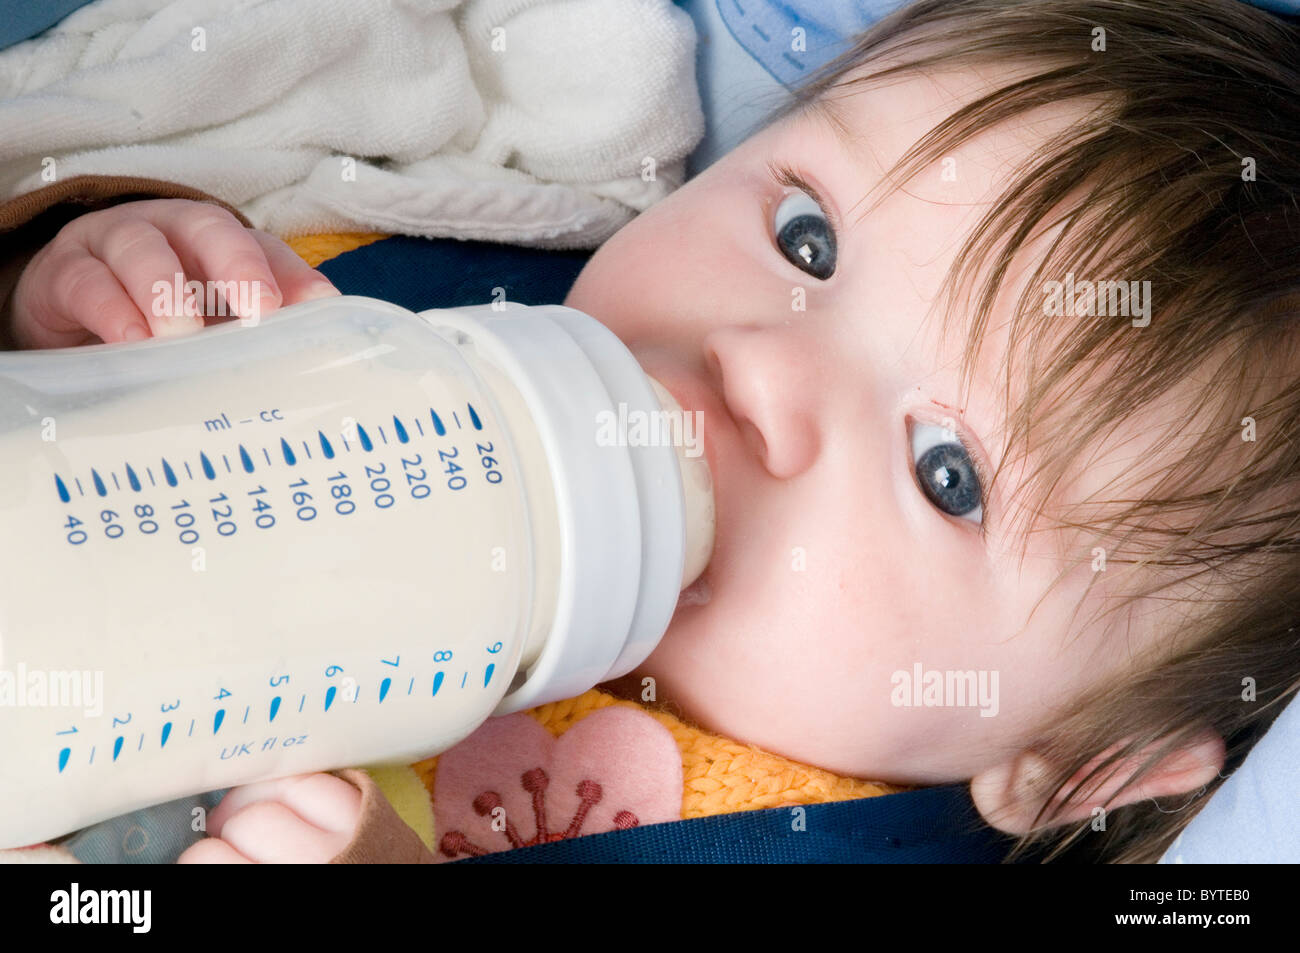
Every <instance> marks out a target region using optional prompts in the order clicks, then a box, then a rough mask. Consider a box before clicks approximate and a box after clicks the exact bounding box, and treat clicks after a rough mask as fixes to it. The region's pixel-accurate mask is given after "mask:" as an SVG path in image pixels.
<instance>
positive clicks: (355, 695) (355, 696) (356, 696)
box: [352, 685, 361, 705]
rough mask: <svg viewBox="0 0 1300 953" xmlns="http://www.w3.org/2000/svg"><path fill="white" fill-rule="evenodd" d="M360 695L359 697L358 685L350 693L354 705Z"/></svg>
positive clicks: (359, 687)
mask: <svg viewBox="0 0 1300 953" xmlns="http://www.w3.org/2000/svg"><path fill="white" fill-rule="evenodd" d="M360 697H361V686H360V685H358V686H357V687H356V690H355V691H353V693H352V704H354V705H355V704H356V703H357V699H358V698H360Z"/></svg>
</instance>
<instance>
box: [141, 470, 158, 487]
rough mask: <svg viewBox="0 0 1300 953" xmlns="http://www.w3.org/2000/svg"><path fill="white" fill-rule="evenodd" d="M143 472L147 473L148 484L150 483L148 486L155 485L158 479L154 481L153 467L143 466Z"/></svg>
mask: <svg viewBox="0 0 1300 953" xmlns="http://www.w3.org/2000/svg"><path fill="white" fill-rule="evenodd" d="M144 472H145V473H147V474H149V485H150V486H157V485H158V481H156V480H155V479H154V478H153V467H145V468H144Z"/></svg>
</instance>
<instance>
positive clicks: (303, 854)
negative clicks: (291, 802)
mask: <svg viewBox="0 0 1300 953" xmlns="http://www.w3.org/2000/svg"><path fill="white" fill-rule="evenodd" d="M345 783H346V782H345ZM221 839H222V840H223V841H225V842H226V843H227V844H229V845H230V846H231V847H233V848H234V849H235V851H237V852H238V853H239V854H241V855H242V856H244V857H247V858H248V859H249V860H252V861H254V862H256V863H259V864H325V863H329V861H330V859H331V858H333V857H335V856H337V855H338V854H339V853H340V852H341V851H342V850H343V848H345V847H347V845H348V842H349V841H350V840H351V839H352V832H351V831H348V832H342V831H327V830H321V828H319V827H317V826H315V825H314V824H311V823H309V822H308V821H306V820H304V819H303V818H302V817H300V816H299V815H298V814H297V813H296V812H295V810H294V809H293V808H291V807H289V806H288V805H287V804H283V803H281V802H280V801H258V802H257V803H255V804H250V805H249V806H248V807H246V808H244V809H243V810H242V811H239V812H238V813H237V814H235V815H234V816H233V817H231V818H230V819H229V820H227V821H226V823H225V825H224V826H223V827H222V831H221Z"/></svg>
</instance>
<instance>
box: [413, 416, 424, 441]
mask: <svg viewBox="0 0 1300 953" xmlns="http://www.w3.org/2000/svg"><path fill="white" fill-rule="evenodd" d="M415 429H416V430H418V431H420V436H421V437H423V436H424V424H422V423H420V418H419V417H416V418H415Z"/></svg>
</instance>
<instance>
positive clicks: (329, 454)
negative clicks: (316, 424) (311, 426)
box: [316, 430, 334, 460]
mask: <svg viewBox="0 0 1300 953" xmlns="http://www.w3.org/2000/svg"><path fill="white" fill-rule="evenodd" d="M316 433H317V434H318V435H319V436H320V449H321V453H323V454H325V459H326V460H333V459H334V448H333V447H331V446H330V442H329V441H328V440H326V439H325V435H324V434H323V433H321V432H320V431H319V430H317V431H316Z"/></svg>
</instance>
